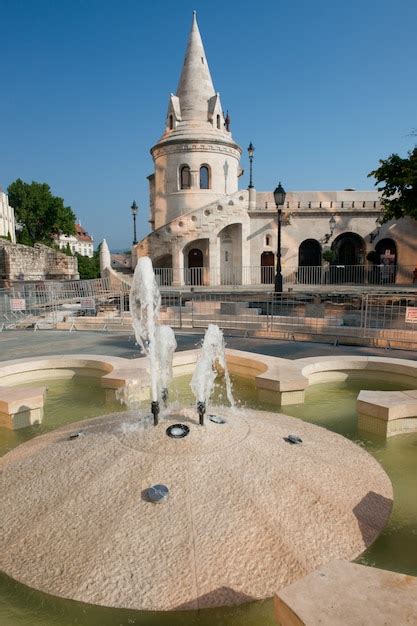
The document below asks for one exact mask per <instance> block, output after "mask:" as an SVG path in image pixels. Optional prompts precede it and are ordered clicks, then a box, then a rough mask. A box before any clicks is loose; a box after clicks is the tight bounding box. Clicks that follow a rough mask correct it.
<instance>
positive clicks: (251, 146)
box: [248, 142, 255, 189]
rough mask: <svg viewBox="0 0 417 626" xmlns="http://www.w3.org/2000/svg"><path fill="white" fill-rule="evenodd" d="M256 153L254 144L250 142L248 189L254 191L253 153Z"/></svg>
mask: <svg viewBox="0 0 417 626" xmlns="http://www.w3.org/2000/svg"><path fill="white" fill-rule="evenodd" d="M254 152H255V147H254V146H253V144H252V142H250V144H249V146H248V155H249V187H248V189H253V183H252V161H253V153H254Z"/></svg>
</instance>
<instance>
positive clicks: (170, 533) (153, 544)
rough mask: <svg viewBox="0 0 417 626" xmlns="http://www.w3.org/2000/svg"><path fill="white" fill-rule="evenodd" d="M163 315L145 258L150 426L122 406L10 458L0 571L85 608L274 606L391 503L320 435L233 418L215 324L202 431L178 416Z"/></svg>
mask: <svg viewBox="0 0 417 626" xmlns="http://www.w3.org/2000/svg"><path fill="white" fill-rule="evenodd" d="M160 306H161V297H160V294H159V290H158V286H157V285H156V282H155V279H154V275H153V271H152V264H151V262H150V259H147V258H142V259H139V261H138V264H137V268H136V270H135V275H134V280H133V286H132V291H131V294H130V309H131V312H132V323H133V327H134V331H135V336H136V339H137V342H138V344H139V345H140V346H141V349H142V351H143V352H144V353H145V354H146V355H147V357H148V362H146V361H145V360H142V359H138V361H137V363H136V364H135V367H136V368H137V371H138V372H140V371H141V372H142V376H141V375H140V374H139V375H138V378H141V377H142V378H143V379H144V378H145V377H144V376H143V374H144V373H145V371H146V370H145V368H146V367H147V366H148V369H149V375H150V401H151V413H152V415H153V423H154V427H152V428H142V427H141V424H142V423H147V420H141V419H139V420H138V415H137V413H136V412H135V414H134V415H132V414H131V413H130V414H126V413H125V414H120V413H115V414H113V415H110V416H109V415H106V416H101V417H97V418H94V419H92V420H89V421H88V420H87V421H86V420H85V421H83V422H79V423H76V424H69V425H67V426H64V427H61V428H58V429H57V430H54V431H52V432H50V433H47V434H44V435H41V436H39V437H36V438H34V439H33V440H31V441H28V442H26V443H24V444H22V445H21V446H19V447H18V448H17V449H16V450H14V451H12V452H9V453H8V454H7V455H6V456H5V457H3V458H2V459H1V460H0V471H1V473H2V481H1V483H0V489H1V492H0V499H1V501H2V504H3V511H4V514H3V516H2V520H1V525H2V526H1V532H0V568H1V569H2V570H3V571H4V572H6V573H7V574H8V575H9V576H12V577H14V578H16V579H17V580H19V581H21V582H23V583H25V584H26V585H29V586H31V587H35V588H37V589H40V590H42V591H45V592H48V593H50V594H53V595H57V596H61V597H65V598H71V599H73V600H78V601H83V602H86V603H91V604H95V605H104V606H112V607H118V608H121V607H124V608H131V609H140V610H175V609H179V610H184V609H201V608H209V607H216V606H217V607H218V606H227V605H233V604H241V603H243V602H248V601H250V600H253V599H262V598H267V597H271V596H272V595H273V594H274V593H275V592H276V590H277V589H280V588H282V587H283V586H285V585H288V584H290V583H292V582H293V581H294V580H297V579H299V578H301V577H302V576H304V575H306V574H308V573H309V572H311V571H312V570H314V569H315V568H316V567H317V566H318V565H321V564H322V563H323V562H325V561H326V560H327V559H329V558H348V559H352V558H355V557H357V556H358V555H359V554H360V553H361V552H363V550H364V549H365V547H367V546H368V545H369V544H370V543H372V541H373V540H374V539H375V538H376V537H377V535H378V534H379V532H380V530H381V529H382V528H383V526H384V525H385V523H386V520H387V518H388V516H389V513H390V510H391V505H392V487H391V483H390V481H389V479H388V477H387V476H386V474H385V473H384V472H383V470H382V469H381V467H380V466H379V464H378V463H377V462H376V461H375V460H374V459H373V458H371V457H370V456H369V454H368V453H367V452H366V451H365V450H363V449H362V448H360V447H359V446H357V445H355V444H354V443H352V442H350V441H348V440H347V439H345V438H343V437H341V436H339V435H337V434H334V433H332V432H328V431H327V430H325V429H323V428H317V427H316V426H314V425H312V424H309V423H307V422H303V421H301V420H297V419H295V418H292V417H288V416H286V415H284V414H279V413H276V412H275V413H268V412H264V411H260V410H248V409H242V408H239V409H238V410H237V409H236V407H235V406H234V399H233V394H232V389H231V382H230V379H229V376H228V372H227V367H226V358H225V350H224V338H223V334H222V332H221V330H220V329H219V328H218V327H216V326H214V325H210V326H209V327H208V329H207V332H206V335H205V337H204V341H203V344H202V347H201V352H200V353H199V355H198V357H197V358H196V355H195V353H194V352H192V353H191V354H190V355H188V357H187V358H186V359H183V361H184V360H185V361H187V363H188V364H194V370H193V375H192V380H191V388H192V391H193V394H194V398H195V402H196V405H197V413H198V422H197V420H196V419H195V408H194V406H193V408H192V409H189V408H187V407H184V406H183V407H182V408H181V409H180V410H173V411H171V412H170V409H169V407H167V406H166V405H167V403H168V387H169V384H170V381H171V379H172V371H173V370H172V360H173V353H174V350H175V347H176V342H175V337H174V333H173V331H172V329H170V328H169V327H167V326H162V325H160V324H159V323H158V314H159V310H160ZM234 356H235V357H236V355H234ZM243 361H245V359H244V358H242V362H243ZM246 361H248V358H246ZM140 368H142V369H140ZM122 372H123V370H122ZM122 372H121V373H122ZM219 373H222V374H223V375H224V379H225V382H226V397H227V400H228V403H229V404H230V405H231V406H230V407H226V406H222V407H221V408H220V409H219V413H220V416H219V415H210V402H211V397H212V392H213V389H214V385H215V382H216V377H217V375H218V374H219ZM120 375H121V374H120ZM142 382H143V381H142V380H139V383H142ZM132 386H134V385H133V384H132ZM142 390H143V389H142ZM130 391H132V390H129V392H128V395H129V393H130ZM132 393H133V391H132ZM217 410H218V409H216V411H217ZM206 415H207V416H208V419H206V420H205V416H206ZM160 417H161V418H162V417H163V418H164V423H160V419H159V418H160ZM179 418H180V419H182V420H183V421H184V422H188V423H187V424H182V423H179ZM161 422H162V419H161ZM196 422H197V423H196ZM198 423H199V424H200V425H198ZM219 424H221V426H219ZM202 426H203V427H202ZM81 432H82V435H83V436H82V437H77V438H76V439H75V441H74V440H69V437H70V436H71V435H72V434H74V433H81ZM294 432H296V433H298V434H297V435H289V434H288V433H294ZM187 434H188V435H189V436H186V435H187ZM167 435H169V436H167ZM287 442H289V443H292V444H293V443H298V444H300V445H288V443H287ZM301 442H303V443H301ZM3 470H4V471H3ZM68 476H70V477H71V480H70V481H69V480H68ZM39 477H41V479H39ZM22 493H24V495H25V497H22ZM181 623H183V622H181Z"/></svg>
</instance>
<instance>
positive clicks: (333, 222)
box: [323, 215, 336, 243]
mask: <svg viewBox="0 0 417 626" xmlns="http://www.w3.org/2000/svg"><path fill="white" fill-rule="evenodd" d="M329 228H330V233H326V234H325V235H324V238H323V239H324V243H328V242H329V240H330V239H331V238H332V237H333V233H334V229H335V228H336V218H335V216H334V215H332V216H331V218H330V219H329Z"/></svg>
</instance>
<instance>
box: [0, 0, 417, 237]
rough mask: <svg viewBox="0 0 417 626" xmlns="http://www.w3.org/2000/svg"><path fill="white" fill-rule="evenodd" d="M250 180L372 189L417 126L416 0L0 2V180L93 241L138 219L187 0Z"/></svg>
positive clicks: (128, 232)
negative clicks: (49, 203)
mask: <svg viewBox="0 0 417 626" xmlns="http://www.w3.org/2000/svg"><path fill="white" fill-rule="evenodd" d="M193 9H196V10H197V15H198V21H199V25H200V30H201V33H202V36H203V41H204V43H205V48H206V53H207V58H208V61H209V65H210V69H211V73H212V76H213V80H214V85H215V88H216V90H218V91H220V94H221V98H222V103H223V107H224V108H225V109H226V108H228V109H229V111H230V114H231V118H232V131H233V135H234V138H235V140H236V141H237V142H238V143H239V144H240V145H241V146H242V147H243V148H244V149H245V151H244V155H243V159H242V165H243V167H244V168H245V170H246V172H245V176H244V178H243V179H240V180H241V186H242V187H246V186H247V184H248V180H247V172H248V167H247V157H246V147H247V145H248V144H249V141H252V142H253V143H254V145H255V148H256V151H255V161H254V182H255V186H256V187H257V189H259V190H267V189H273V188H274V187H275V185H276V184H277V182H278V180H281V181H282V182H283V184H284V186H285V188H286V189H287V190H315V189H323V190H324V189H343V188H345V187H354V188H357V189H361V188H362V189H372V188H373V182H372V181H371V180H370V179H367V177H366V175H367V173H368V172H369V171H370V170H371V169H373V168H374V167H375V166H376V165H377V164H378V159H379V158H382V157H385V156H388V155H389V154H391V153H392V152H400V153H401V154H405V153H406V151H407V150H408V149H409V148H411V147H412V145H413V144H414V142H415V140H414V139H413V138H412V137H410V136H409V135H410V133H411V132H412V130H413V129H415V128H416V127H417V76H416V74H417V36H416V25H417V2H416V0H395V1H394V0H392V1H391V0H350V1H349V2H346V1H342V0H315V1H312V0H311V1H310V0H282V1H281V2H279V1H273V0H271V1H270V2H265V1H263V0H257V1H255V0H251V1H249V0H226V1H223V2H207V0H205V1H204V2H203V1H200V0H194V1H193V2H189V1H188V0H177V1H176V2H172V1H170V2H167V1H165V0H155V1H154V2H144V1H139V0H120V1H118V2H117V1H116V0H113V1H108V0H0V21H1V39H0V76H1V98H0V184H1V185H2V186H3V188H7V186H8V185H9V184H10V182H12V181H13V180H15V179H16V178H18V177H20V178H22V179H23V180H25V181H29V182H30V181H32V180H36V181H41V182H44V181H45V182H48V183H49V184H50V185H51V187H52V191H53V193H55V194H56V195H59V196H62V197H63V198H64V200H65V201H66V203H67V204H68V205H70V206H71V207H72V208H73V209H74V211H75V212H76V214H77V216H78V217H79V219H80V220H81V222H82V224H83V225H84V226H85V227H86V228H87V230H89V231H90V232H91V234H92V235H93V236H94V238H95V241H96V244H98V243H99V241H100V240H101V239H102V238H103V237H106V238H107V240H108V241H109V243H110V246H111V248H113V249H119V248H128V247H129V245H130V243H131V240H132V226H131V215H130V205H131V204H132V201H133V199H134V198H135V199H136V201H137V202H138V204H139V205H140V216H139V221H138V226H139V229H138V230H139V235H140V236H143V235H145V234H146V232H147V231H148V224H147V220H148V219H149V215H148V193H147V191H148V190H147V180H146V176H147V175H149V174H150V173H151V172H152V159H151V156H150V154H149V149H150V147H151V146H152V145H153V144H154V143H155V142H156V140H157V139H158V138H159V137H160V135H161V134H162V130H163V127H164V120H165V114H166V110H167V105H168V97H169V94H170V92H175V90H176V87H177V82H178V78H179V74H180V69H181V66H182V62H183V56H184V52H185V46H186V41H187V37H188V32H189V29H190V24H191V17H192V10H193Z"/></svg>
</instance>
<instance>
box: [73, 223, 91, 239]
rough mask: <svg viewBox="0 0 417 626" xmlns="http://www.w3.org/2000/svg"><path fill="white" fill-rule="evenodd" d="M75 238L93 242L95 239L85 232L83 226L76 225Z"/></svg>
mask: <svg viewBox="0 0 417 626" xmlns="http://www.w3.org/2000/svg"><path fill="white" fill-rule="evenodd" d="M75 236H76V237H77V239H78V240H79V241H90V242H92V241H93V238H92V237H90V235H89V234H88V232H87V231H86V230H84V228H83V227H82V226H81V224H75Z"/></svg>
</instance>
